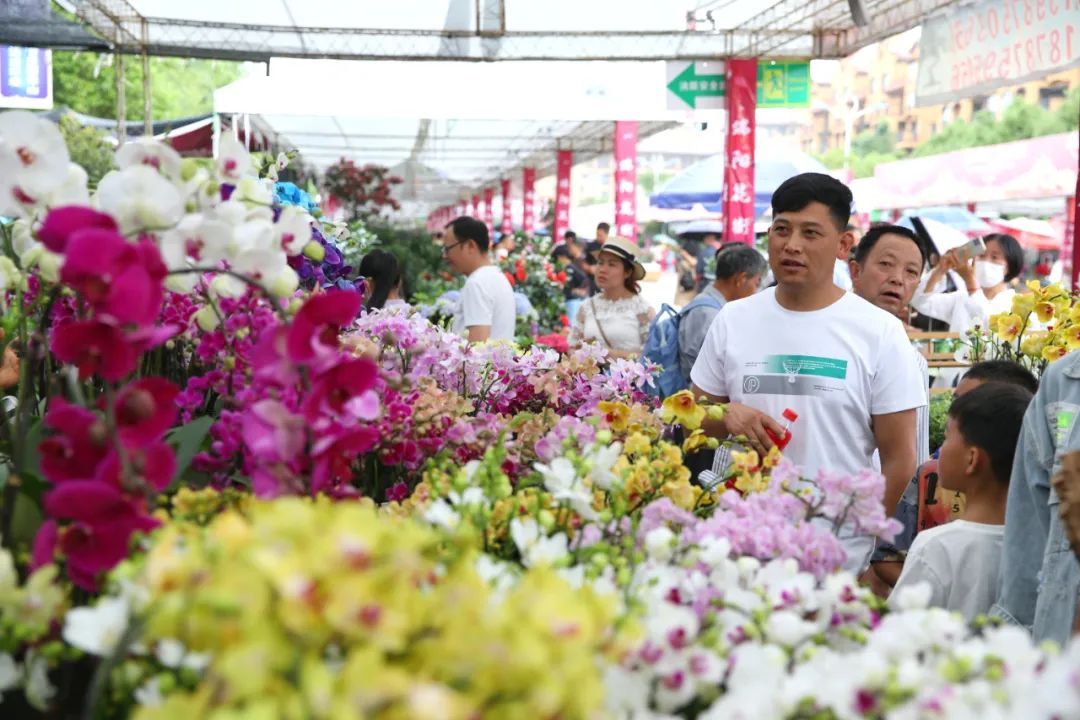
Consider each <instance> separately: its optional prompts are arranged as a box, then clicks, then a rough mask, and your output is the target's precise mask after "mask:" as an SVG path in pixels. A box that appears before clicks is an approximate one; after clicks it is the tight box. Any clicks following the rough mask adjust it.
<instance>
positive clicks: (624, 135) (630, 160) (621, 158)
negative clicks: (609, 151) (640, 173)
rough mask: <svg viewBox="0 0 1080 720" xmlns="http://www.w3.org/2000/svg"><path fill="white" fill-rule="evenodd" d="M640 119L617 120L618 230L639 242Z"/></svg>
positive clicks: (616, 228) (616, 225)
mask: <svg viewBox="0 0 1080 720" xmlns="http://www.w3.org/2000/svg"><path fill="white" fill-rule="evenodd" d="M637 130H638V128H637V122H636V121H633V120H620V121H619V122H617V123H615V234H616V235H619V236H621V237H624V238H626V239H628V240H632V241H634V242H637Z"/></svg>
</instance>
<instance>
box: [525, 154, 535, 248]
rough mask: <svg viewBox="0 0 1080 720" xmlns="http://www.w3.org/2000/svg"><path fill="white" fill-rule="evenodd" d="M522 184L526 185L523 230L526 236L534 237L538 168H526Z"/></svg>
mask: <svg viewBox="0 0 1080 720" xmlns="http://www.w3.org/2000/svg"><path fill="white" fill-rule="evenodd" d="M521 178H522V184H523V185H524V197H525V201H524V203H523V205H524V207H523V212H524V216H523V217H522V218H521V230H522V232H524V233H525V234H526V235H530V236H531V235H532V232H533V225H534V223H535V212H536V211H535V210H534V209H533V208H534V204H533V203H534V201H535V200H536V190H535V189H534V185H536V168H525V170H524V172H522V174H521Z"/></svg>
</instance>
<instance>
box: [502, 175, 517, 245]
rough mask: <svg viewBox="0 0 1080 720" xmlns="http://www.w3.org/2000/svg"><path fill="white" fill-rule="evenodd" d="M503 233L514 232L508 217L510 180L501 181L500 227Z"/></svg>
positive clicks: (512, 222)
mask: <svg viewBox="0 0 1080 720" xmlns="http://www.w3.org/2000/svg"><path fill="white" fill-rule="evenodd" d="M501 231H502V233H503V234H504V235H506V234H509V233H512V232H514V221H513V220H512V219H511V217H510V180H509V179H504V180H503V181H502V228H501Z"/></svg>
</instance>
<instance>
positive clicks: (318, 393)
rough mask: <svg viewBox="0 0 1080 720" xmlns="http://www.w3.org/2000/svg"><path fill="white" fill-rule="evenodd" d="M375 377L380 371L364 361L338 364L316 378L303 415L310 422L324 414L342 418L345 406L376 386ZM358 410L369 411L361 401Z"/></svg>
mask: <svg viewBox="0 0 1080 720" xmlns="http://www.w3.org/2000/svg"><path fill="white" fill-rule="evenodd" d="M378 377H379V369H378V368H377V367H376V366H375V363H373V362H372V361H371V360H368V359H367V358H355V359H351V360H346V361H344V362H341V363H339V364H337V365H336V366H334V367H333V368H331V369H330V370H328V371H327V372H325V373H323V374H322V375H320V376H319V377H318V378H316V379H315V381H314V383H313V384H312V387H311V391H310V392H309V393H308V396H307V398H306V399H305V401H304V405H303V408H302V409H303V412H304V415H305V416H306V417H307V418H308V420H311V421H315V420H317V419H318V418H319V417H320V416H321V415H323V414H326V413H330V414H333V415H341V414H342V413H343V411H344V408H345V405H346V403H349V402H350V401H353V400H354V399H359V398H361V397H362V396H364V395H365V393H367V392H368V391H370V390H371V389H372V388H374V387H375V382H376V380H378ZM369 399H370V398H369ZM376 402H377V398H376ZM360 409H362V410H365V409H369V408H368V407H367V403H366V402H362V403H361V405H360Z"/></svg>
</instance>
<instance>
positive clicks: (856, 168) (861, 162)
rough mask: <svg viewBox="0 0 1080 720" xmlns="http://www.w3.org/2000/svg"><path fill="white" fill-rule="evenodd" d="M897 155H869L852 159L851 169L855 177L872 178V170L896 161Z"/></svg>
mask: <svg viewBox="0 0 1080 720" xmlns="http://www.w3.org/2000/svg"><path fill="white" fill-rule="evenodd" d="M899 157H900V156H899V155H897V154H896V153H891V152H889V153H876V152H875V153H871V154H869V155H865V156H863V157H858V156H856V157H854V158H852V160H851V169H852V171H853V172H854V173H855V177H857V178H864V177H873V175H874V168H876V167H877V166H878V165H880V164H881V163H886V162H892V161H893V160H898V159H899Z"/></svg>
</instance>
